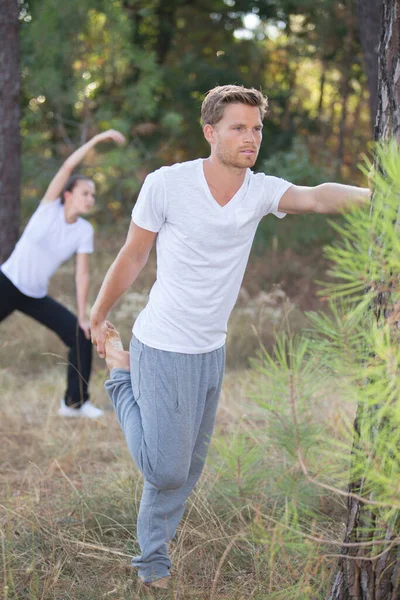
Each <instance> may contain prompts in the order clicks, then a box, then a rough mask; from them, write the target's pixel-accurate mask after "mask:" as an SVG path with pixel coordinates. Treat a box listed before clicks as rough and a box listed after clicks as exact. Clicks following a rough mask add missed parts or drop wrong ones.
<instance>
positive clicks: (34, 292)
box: [0, 129, 125, 419]
mask: <svg viewBox="0 0 400 600" xmlns="http://www.w3.org/2000/svg"><path fill="white" fill-rule="evenodd" d="M110 140H111V141H114V142H116V143H117V144H123V143H124V141H125V138H124V136H123V135H122V134H121V133H119V132H118V131H114V130H112V129H110V130H109V131H105V132H104V133H100V134H98V135H95V136H94V137H93V138H92V139H91V140H90V141H89V142H87V143H86V144H84V145H83V146H81V147H80V148H78V150H76V151H75V152H74V153H73V154H71V156H70V157H69V158H67V160H66V161H65V162H64V164H63V165H62V167H61V168H60V170H59V171H58V173H57V174H56V175H55V177H54V178H53V180H52V181H51V182H50V185H49V187H48V188H47V191H46V193H45V195H44V197H43V199H42V200H41V202H40V204H39V207H38V208H37V210H36V211H35V212H34V214H33V215H32V217H31V219H30V221H29V223H28V225H27V226H26V228H25V230H24V232H23V234H22V236H21V238H20V239H19V241H18V243H17V245H16V246H15V248H14V251H13V253H12V254H11V256H10V257H9V259H8V260H7V261H6V262H5V263H4V264H3V265H2V266H1V267H0V321H2V320H3V319H5V318H6V317H7V316H8V315H10V314H11V313H12V312H13V311H14V310H19V311H20V312H23V313H24V314H26V315H28V316H30V317H32V318H33V319H35V320H36V321H38V322H39V323H42V325H45V326H46V327H48V328H49V329H51V330H53V331H54V332H55V333H57V335H58V336H59V337H60V338H61V339H62V341H63V342H64V343H65V344H66V345H67V346H68V347H69V354H68V372H67V389H66V392H65V396H64V398H63V399H62V400H61V406H60V409H59V411H58V412H59V414H60V415H61V416H64V417H88V418H91V419H93V418H97V417H99V416H101V415H102V414H103V411H101V410H100V409H99V408H96V407H95V406H94V405H93V404H92V403H91V402H90V401H89V394H88V382H89V377H90V371H91V363H92V344H91V341H90V330H89V321H88V320H87V316H86V315H87V313H86V308H87V301H88V293H89V254H91V253H92V252H93V227H92V226H91V224H90V223H89V222H88V221H86V220H85V219H82V218H81V217H80V216H79V215H82V214H83V215H84V214H87V213H88V212H90V211H91V210H92V208H93V206H94V202H95V186H94V183H93V181H92V180H91V179H90V178H89V177H85V176H84V175H74V176H71V174H72V171H73V170H74V169H75V167H76V166H77V165H78V164H79V163H80V162H81V161H82V160H83V159H84V157H85V156H86V154H87V153H88V152H89V150H91V149H92V148H94V146H96V144H98V143H99V142H104V141H110ZM74 254H76V275H75V283H76V302H77V312H78V317H76V316H75V315H73V314H72V313H71V312H70V311H69V310H68V309H67V308H65V306H63V305H62V304H60V303H59V302H56V301H55V300H53V298H50V297H49V296H48V295H47V288H48V284H49V281H50V278H51V276H52V275H53V274H54V272H55V271H56V270H57V268H58V267H59V265H60V264H61V263H63V262H65V261H66V260H68V259H69V258H70V257H71V256H73V255H74Z"/></svg>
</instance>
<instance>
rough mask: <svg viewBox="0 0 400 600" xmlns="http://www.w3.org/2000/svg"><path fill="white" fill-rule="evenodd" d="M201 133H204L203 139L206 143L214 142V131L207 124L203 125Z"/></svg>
mask: <svg viewBox="0 0 400 600" xmlns="http://www.w3.org/2000/svg"><path fill="white" fill-rule="evenodd" d="M203 133H204V137H205V138H206V140H207V142H208V143H209V144H212V143H214V141H215V129H214V127H213V126H212V125H209V124H208V123H207V125H204V127H203Z"/></svg>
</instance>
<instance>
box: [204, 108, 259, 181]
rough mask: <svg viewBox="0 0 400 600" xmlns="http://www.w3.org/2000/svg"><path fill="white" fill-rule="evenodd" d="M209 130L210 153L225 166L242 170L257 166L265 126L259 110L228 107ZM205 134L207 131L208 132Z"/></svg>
mask: <svg viewBox="0 0 400 600" xmlns="http://www.w3.org/2000/svg"><path fill="white" fill-rule="evenodd" d="M206 127H209V128H211V129H209V131H208V135H206V137H207V139H208V141H209V142H210V144H211V152H212V154H215V155H216V156H217V158H218V159H219V160H220V162H222V163H223V164H224V165H226V166H228V167H236V168H239V169H243V168H246V167H252V166H253V165H254V163H255V162H256V159H257V156H258V151H259V149H260V145H261V140H262V122H261V117H260V110H259V108H258V107H257V106H248V105H247V104H228V105H227V106H226V108H225V110H224V115H223V117H222V119H221V120H220V121H218V123H216V125H214V126H213V127H212V126H211V125H208V126H206ZM205 133H206V131H205Z"/></svg>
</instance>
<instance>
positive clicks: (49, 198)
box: [41, 129, 125, 204]
mask: <svg viewBox="0 0 400 600" xmlns="http://www.w3.org/2000/svg"><path fill="white" fill-rule="evenodd" d="M108 141H114V142H116V143H117V144H123V143H124V142H125V138H124V136H123V135H122V133H120V132H119V131H115V129H109V130H108V131H104V132H103V133H99V134H97V135H95V136H94V137H92V139H91V140H89V141H88V142H86V144H83V146H81V147H80V148H78V149H77V150H75V152H73V153H72V154H71V156H69V157H68V158H67V160H66V161H65V162H64V163H63V165H62V166H61V168H60V169H59V170H58V172H57V173H56V175H55V176H54V177H53V179H52V180H51V182H50V184H49V187H48V188H47V190H46V193H45V195H44V196H43V198H42V201H41V204H45V203H47V202H53V201H54V200H57V198H59V197H60V194H61V192H62V190H63V188H64V186H65V184H66V183H67V181H68V179H69V177H70V176H71V174H72V171H73V170H74V169H75V167H76V166H77V165H79V163H80V162H81V161H82V160H83V159H84V158H85V156H86V154H87V153H88V152H89V150H91V149H92V148H94V146H96V144H98V143H99V142H108Z"/></svg>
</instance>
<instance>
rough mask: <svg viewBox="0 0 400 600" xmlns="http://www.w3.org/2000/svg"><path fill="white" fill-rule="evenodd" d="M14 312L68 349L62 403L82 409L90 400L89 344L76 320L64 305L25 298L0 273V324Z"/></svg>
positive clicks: (48, 300) (90, 359)
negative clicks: (39, 327) (37, 325)
mask: <svg viewBox="0 0 400 600" xmlns="http://www.w3.org/2000/svg"><path fill="white" fill-rule="evenodd" d="M14 310H19V311H20V312H22V313H24V314H25V315H28V316H29V317H32V319H35V321H38V322H39V323H42V325H45V326H46V327H48V328H49V329H51V330H52V331H54V332H55V333H56V334H57V335H58V336H59V337H60V338H61V339H62V341H63V342H64V344H66V345H67V346H68V348H69V353H68V372H67V390H66V392H65V403H66V404H67V405H68V406H77V407H79V406H82V404H83V403H84V402H86V400H88V398H89V394H88V384H89V377H90V371H91V368H92V344H91V342H90V340H87V339H86V338H85V334H84V333H83V331H82V329H81V328H80V327H79V324H78V319H77V318H76V317H75V315H73V314H72V313H71V312H70V311H69V310H68V309H67V308H65V306H63V305H62V304H59V302H56V301H55V300H53V298H50V297H49V296H45V297H44V298H31V297H30V296H25V294H22V292H20V291H19V289H18V288H16V287H15V285H14V284H13V283H11V281H10V280H9V279H8V278H7V277H6V276H5V275H4V273H3V272H2V271H0V322H1V321H3V320H4V319H5V318H6V317H8V315H10V314H11V313H12V312H14Z"/></svg>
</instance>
